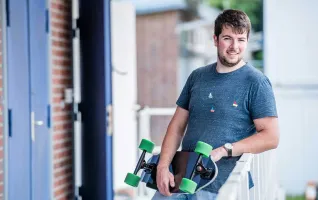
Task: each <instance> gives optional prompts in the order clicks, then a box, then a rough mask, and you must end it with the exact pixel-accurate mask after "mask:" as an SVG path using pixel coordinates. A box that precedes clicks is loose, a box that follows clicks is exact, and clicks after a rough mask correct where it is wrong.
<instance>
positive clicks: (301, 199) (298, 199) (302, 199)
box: [286, 196, 306, 200]
mask: <svg viewBox="0 0 318 200" xmlns="http://www.w3.org/2000/svg"><path fill="white" fill-rule="evenodd" d="M305 199H306V198H305V196H287V197H286V200H305Z"/></svg>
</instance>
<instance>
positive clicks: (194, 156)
mask: <svg viewBox="0 0 318 200" xmlns="http://www.w3.org/2000/svg"><path fill="white" fill-rule="evenodd" d="M154 147H155V144H154V143H153V142H151V141H149V140H146V139H142V141H141V143H140V145H139V149H140V150H142V154H141V156H140V158H139V160H138V163H137V165H136V168H135V170H134V173H127V175H126V178H125V183H126V184H128V185H130V186H132V187H138V185H139V183H140V181H141V182H144V183H145V184H146V186H147V187H148V188H152V189H155V190H158V188H157V184H156V173H157V165H158V162H159V158H160V154H158V155H152V156H151V157H150V159H148V161H145V155H146V153H150V154H151V153H152V151H153V149H154ZM211 151H212V146H210V145H209V144H207V143H204V142H201V141H199V142H198V143H197V145H196V148H195V150H194V151H193V152H188V151H177V152H176V154H175V156H174V157H173V160H172V162H171V164H170V166H169V170H170V172H171V173H172V174H173V175H174V179H175V187H174V188H172V187H170V192H171V193H180V194H183V193H184V194H194V193H196V192H198V191H200V190H202V189H203V188H205V187H206V186H208V185H210V184H211V183H212V182H213V181H214V180H215V178H216V177H217V174H218V168H217V165H216V164H215V162H214V161H213V160H212V158H211V156H210V153H211ZM140 170H142V173H141V176H140V177H139V176H138V175H137V174H138V172H139V171H140Z"/></svg>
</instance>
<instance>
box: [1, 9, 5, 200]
mask: <svg viewBox="0 0 318 200" xmlns="http://www.w3.org/2000/svg"><path fill="white" fill-rule="evenodd" d="M0 9H1V10H2V3H0ZM2 36H3V34H2V16H0V199H1V200H2V199H4V184H3V183H4V173H3V169H4V165H3V163H4V162H3V158H4V150H3V143H4V142H3V140H4V138H3V133H4V127H3V108H4V106H3V101H2V100H3V99H4V96H3V94H4V91H3V65H2V63H3V62H2V61H3V60H2V49H3V42H2V41H3V40H2Z"/></svg>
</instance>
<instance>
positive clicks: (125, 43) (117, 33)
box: [111, 1, 137, 191]
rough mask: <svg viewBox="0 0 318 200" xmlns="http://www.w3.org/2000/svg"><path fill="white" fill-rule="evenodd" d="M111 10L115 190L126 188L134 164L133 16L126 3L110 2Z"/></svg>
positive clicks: (135, 87)
mask: <svg viewBox="0 0 318 200" xmlns="http://www.w3.org/2000/svg"><path fill="white" fill-rule="evenodd" d="M111 9H112V10H111V11H112V14H111V18H112V21H111V23H112V24H111V27H112V32H111V34H112V62H113V108H114V109H113V114H114V115H113V116H114V120H113V123H114V136H113V138H114V141H113V144H114V148H113V150H114V156H113V158H114V190H115V191H116V190H118V189H122V188H127V187H129V186H127V185H126V184H125V183H124V179H125V176H126V174H127V172H133V170H134V167H135V166H136V163H137V161H136V157H137V124H136V112H135V105H136V102H137V80H136V28H135V27H136V22H135V19H136V18H135V16H136V14H135V8H134V7H133V5H132V4H131V3H129V2H120V1H112V7H111ZM129 188H130V187H129Z"/></svg>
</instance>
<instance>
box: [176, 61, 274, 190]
mask: <svg viewBox="0 0 318 200" xmlns="http://www.w3.org/2000/svg"><path fill="white" fill-rule="evenodd" d="M176 103H177V105H178V106H179V107H181V108H184V109H186V110H188V111H189V120H188V126H187V130H186V133H185V136H184V138H183V141H182V150H184V151H193V150H194V148H195V146H196V143H197V142H198V141H203V142H206V143H208V144H210V145H212V147H213V148H218V147H220V146H222V145H224V144H225V143H228V142H229V143H234V142H237V141H239V140H242V139H244V138H246V137H249V136H251V135H253V134H254V133H256V128H255V125H254V123H253V120H254V119H258V118H263V117H269V116H275V117H277V111H276V103H275V98H274V94H273V90H272V86H271V83H270V81H269V80H268V78H267V77H266V76H265V75H264V74H263V73H262V72H260V71H259V70H257V69H255V68H254V67H253V66H251V65H250V64H246V65H244V66H243V67H241V68H239V69H237V70H235V71H233V72H229V73H218V72H217V70H216V63H214V64H211V65H208V66H205V67H201V68H198V69H196V70H194V71H193V72H192V73H191V74H190V76H189V77H188V79H187V82H186V84H185V86H184V88H183V90H182V92H181V94H180V97H179V98H178V100H177V102H176ZM239 158H240V157H232V158H222V159H221V160H219V161H218V162H217V165H218V169H219V174H218V176H217V178H216V180H215V181H214V182H213V183H212V184H211V185H210V186H208V187H207V188H205V189H206V190H208V191H211V192H213V193H217V192H218V190H219V189H220V187H221V186H222V185H223V184H224V182H225V181H226V179H227V178H228V176H229V174H230V173H231V171H232V170H233V168H234V167H235V163H236V161H237V160H238V159H239Z"/></svg>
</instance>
